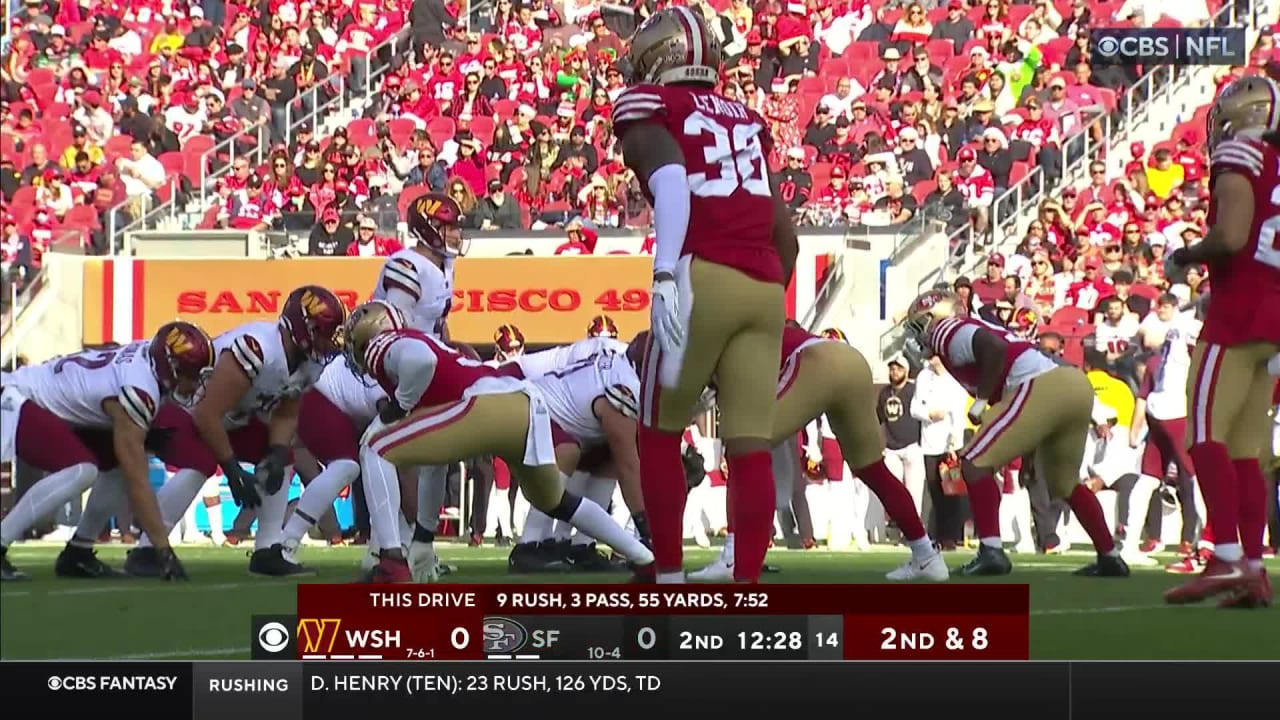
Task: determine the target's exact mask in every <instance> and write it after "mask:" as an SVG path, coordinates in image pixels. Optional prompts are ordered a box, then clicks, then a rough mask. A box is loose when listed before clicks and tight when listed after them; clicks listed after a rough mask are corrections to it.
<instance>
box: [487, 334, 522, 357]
mask: <svg viewBox="0 0 1280 720" xmlns="http://www.w3.org/2000/svg"><path fill="white" fill-rule="evenodd" d="M493 345H494V349H495V351H496V353H495V354H496V355H497V358H498V360H501V361H504V362H505V361H507V360H510V359H511V358H514V357H519V356H520V355H523V354H524V348H525V345H524V333H522V332H520V328H518V327H516V326H515V325H499V326H498V329H497V330H494V331H493Z"/></svg>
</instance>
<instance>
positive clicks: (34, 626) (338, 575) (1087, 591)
mask: <svg viewBox="0 0 1280 720" xmlns="http://www.w3.org/2000/svg"><path fill="white" fill-rule="evenodd" d="M57 552H58V548H56V547H38V546H31V545H25V546H16V547H14V548H13V549H12V551H11V557H12V560H13V562H14V563H15V564H16V565H18V567H20V568H22V569H24V570H26V571H27V572H29V573H31V574H32V575H33V576H34V579H33V580H32V581H30V582H25V583H11V584H5V585H4V586H3V587H0V657H3V658H4V659H6V660H12V659H25V658H44V659H50V658H63V659H89V658H94V659H98V658H100V659H200V658H203V659H236V658H247V657H248V655H249V649H248V643H249V634H250V621H249V616H250V615H253V614H257V613H292V612H293V611H294V599H295V590H294V586H295V584H294V583H293V582H291V581H286V580H269V579H260V578H255V577H251V576H249V575H248V574H247V572H246V568H247V564H248V563H247V559H246V557H245V554H244V553H245V551H244V550H243V549H232V548H194V547H187V548H183V549H182V550H181V554H182V558H183V560H184V562H185V564H186V566H187V570H188V572H189V573H190V574H191V576H192V577H193V580H192V581H191V582H188V583H163V582H154V581H141V580H120V581H101V582H99V581H84V580H60V579H56V578H54V577H53V559H54V557H55V556H56V555H57ZM361 552H362V549H361V548H354V547H336V548H305V549H304V551H303V555H302V559H303V561H304V562H306V563H307V564H309V565H311V566H313V567H315V568H316V569H317V570H319V572H320V574H319V575H318V576H316V577H314V578H308V579H307V580H308V581H310V582H346V581H348V580H350V579H352V578H353V577H354V576H355V574H356V570H357V568H356V566H357V564H358V562H359V559H360V557H361ZM440 554H441V556H442V558H443V559H445V560H446V561H448V562H450V563H452V564H454V565H456V566H457V567H458V573H457V574H456V575H452V576H451V577H450V579H451V580H453V581H456V582H467V583H500V582H513V583H531V582H537V581H550V582H610V581H616V582H623V581H624V580H625V579H626V576H625V575H622V574H617V575H599V574H563V575H554V576H547V575H540V576H521V575H510V574H508V573H507V563H506V557H507V551H506V549H498V548H468V547H463V546H460V545H442V546H441V550H440ZM123 556H124V548H122V547H120V546H108V547H105V548H103V550H102V551H101V557H102V558H103V559H105V560H106V561H108V562H110V563H112V564H114V565H116V566H117V567H118V566H119V564H120V563H121V562H123ZM904 556H905V551H903V550H901V549H896V548H886V549H883V550H879V551H872V552H867V553H838V552H827V551H822V550H814V551H808V552H800V551H783V550H774V551H772V552H770V554H769V562H770V563H771V564H773V565H775V566H777V567H778V568H780V569H781V572H780V573H778V574H770V575H766V576H765V582H769V583H786V582H794V583H878V582H882V578H883V576H884V573H885V572H887V571H888V570H890V569H892V568H893V567H894V566H896V565H897V564H898V563H899V562H901V561H902V559H903V558H904ZM712 557H714V555H713V551H710V550H698V549H691V550H690V551H689V552H688V553H687V558H688V562H687V566H688V567H691V568H692V567H697V566H700V565H701V564H702V563H705V562H707V561H708V560H710V559H711V558H712ZM968 557H969V553H968V552H967V551H960V552H956V553H950V554H949V555H948V564H949V565H951V566H952V567H955V566H958V565H960V564H961V563H963V562H964V561H965V560H966V559H967V558H968ZM1012 557H1013V560H1014V563H1015V566H1016V569H1015V571H1014V574H1013V575H1012V576H1010V577H1008V578H1001V579H1000V580H999V581H1000V582H1014V583H1028V584H1030V586H1031V606H1032V610H1031V657H1033V658H1042V659H1059V658H1064V659H1158V660H1172V659H1197V658H1202V659H1235V658H1253V659H1256V658H1271V659H1276V658H1280V608H1274V607H1273V608H1270V609H1266V610H1248V611H1246V610H1218V609H1217V608H1215V607H1213V606H1211V605H1206V606H1204V607H1176V608H1175V607H1168V606H1165V605H1163V604H1162V603H1161V599H1160V595H1161V593H1162V592H1163V591H1164V590H1165V589H1167V588H1169V587H1171V586H1173V585H1174V584H1176V583H1177V582H1178V581H1179V579H1180V578H1179V577H1176V576H1172V575H1167V574H1165V573H1164V571H1163V569H1162V567H1156V568H1135V569H1134V574H1133V577H1131V578H1129V579H1127V580H1113V579H1091V578H1077V577H1073V576H1072V575H1071V574H1070V571H1071V570H1072V569H1074V568H1076V567H1079V566H1080V565H1083V564H1085V563H1087V562H1088V560H1089V556H1088V555H1086V554H1084V553H1075V554H1069V555H1067V556H1062V557H1048V556H1018V555H1013V556H1012ZM1159 557H1160V559H1161V561H1162V565H1163V562H1165V561H1169V560H1172V559H1173V557H1172V556H1171V555H1164V556H1159ZM1269 567H1270V572H1271V575H1272V577H1273V578H1274V577H1276V576H1277V575H1280V562H1277V561H1271V562H1270V565H1269ZM921 592H927V588H922V589H921Z"/></svg>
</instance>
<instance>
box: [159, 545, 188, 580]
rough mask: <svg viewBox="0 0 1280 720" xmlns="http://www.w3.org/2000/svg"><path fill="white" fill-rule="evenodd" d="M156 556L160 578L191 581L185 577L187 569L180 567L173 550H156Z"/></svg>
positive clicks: (180, 563) (180, 562) (179, 561)
mask: <svg viewBox="0 0 1280 720" xmlns="http://www.w3.org/2000/svg"><path fill="white" fill-rule="evenodd" d="M156 555H157V556H158V558H159V560H160V568H161V573H160V577H162V578H164V579H165V580H190V579H191V578H189V577H187V569H186V568H184V567H183V566H182V561H181V560H179V559H178V554H177V553H176V552H174V551H173V548H171V547H170V548H164V549H163V550H156Z"/></svg>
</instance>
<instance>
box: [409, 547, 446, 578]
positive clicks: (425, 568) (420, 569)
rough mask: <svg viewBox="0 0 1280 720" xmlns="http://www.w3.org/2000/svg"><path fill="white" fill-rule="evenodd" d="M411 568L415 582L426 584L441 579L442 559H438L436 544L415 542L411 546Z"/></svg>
mask: <svg viewBox="0 0 1280 720" xmlns="http://www.w3.org/2000/svg"><path fill="white" fill-rule="evenodd" d="M409 568H410V569H411V570H412V571H413V581H414V582H415V583H420V584H425V583H433V582H435V581H436V580H439V579H440V559H439V558H437V557H436V546H435V544H434V543H424V542H418V541H417V540H414V541H413V542H412V543H410V544H409Z"/></svg>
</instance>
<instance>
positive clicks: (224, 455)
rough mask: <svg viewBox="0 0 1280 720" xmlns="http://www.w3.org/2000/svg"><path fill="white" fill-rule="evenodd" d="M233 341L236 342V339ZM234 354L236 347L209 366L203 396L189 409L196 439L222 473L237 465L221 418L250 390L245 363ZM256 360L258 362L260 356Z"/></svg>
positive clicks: (250, 384)
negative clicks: (196, 434) (208, 452)
mask: <svg viewBox="0 0 1280 720" xmlns="http://www.w3.org/2000/svg"><path fill="white" fill-rule="evenodd" d="M236 342H237V343H239V340H237V341H236ZM246 344H247V343H246ZM238 354H239V353H238V352H237V348H236V347H233V349H231V350H227V351H225V352H223V353H222V354H221V355H220V356H219V357H218V361H217V362H216V363H214V365H213V373H212V374H211V375H210V377H209V381H208V383H206V384H205V392H204V396H203V397H201V398H200V401H199V402H198V403H196V406H195V407H194V408H192V410H191V418H192V420H193V421H194V422H195V426H196V430H197V431H199V433H200V439H201V440H203V441H204V444H205V446H207V447H208V448H209V451H210V452H211V453H213V458H214V459H215V460H217V461H218V464H219V465H220V466H221V467H222V469H223V471H224V472H225V471H226V469H227V468H228V467H229V466H232V465H237V463H236V456H235V450H234V449H233V448H232V447H231V438H230V437H228V436H227V429H226V427H224V426H223V424H222V419H223V418H224V417H225V416H226V415H227V413H229V412H231V410H232V409H233V408H235V406H236V403H238V402H239V401H240V398H242V397H244V396H245V394H246V393H248V392H249V391H250V390H251V389H252V387H253V381H252V380H251V379H250V377H249V371H248V370H246V369H245V367H244V362H245V361H242V360H240V359H239V358H238V357H237V355H238ZM258 358H259V360H261V357H260V356H258Z"/></svg>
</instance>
